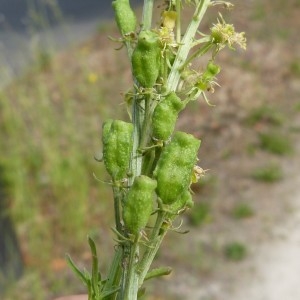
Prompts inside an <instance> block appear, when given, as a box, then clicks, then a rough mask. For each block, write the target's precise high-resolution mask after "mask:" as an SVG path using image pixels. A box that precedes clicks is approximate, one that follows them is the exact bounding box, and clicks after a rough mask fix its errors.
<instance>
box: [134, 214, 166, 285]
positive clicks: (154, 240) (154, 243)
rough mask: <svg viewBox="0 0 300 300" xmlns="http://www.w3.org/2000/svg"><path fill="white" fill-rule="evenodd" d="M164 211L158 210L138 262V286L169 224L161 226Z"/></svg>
mask: <svg viewBox="0 0 300 300" xmlns="http://www.w3.org/2000/svg"><path fill="white" fill-rule="evenodd" d="M165 216H166V213H165V212H164V211H159V212H158V216H157V219H156V223H155V226H154V229H153V231H152V234H151V237H150V239H149V240H150V242H149V244H148V245H147V249H146V251H145V253H144V255H143V258H142V259H141V261H140V262H139V265H138V272H139V286H141V285H142V284H143V282H144V279H145V277H146V275H147V273H148V271H149V269H150V266H151V264H152V262H153V260H154V258H155V255H156V253H157V251H158V249H159V247H160V244H161V242H162V240H163V239H164V237H165V235H166V233H167V231H168V228H169V225H167V224H166V226H165V227H164V228H163V227H162V226H163V223H164V221H165Z"/></svg>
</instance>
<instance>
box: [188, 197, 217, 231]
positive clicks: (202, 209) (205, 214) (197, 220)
mask: <svg viewBox="0 0 300 300" xmlns="http://www.w3.org/2000/svg"><path fill="white" fill-rule="evenodd" d="M189 221H190V223H191V225H193V226H199V225H203V224H207V223H210V222H211V221H212V215H211V208H210V205H209V204H208V203H205V202H202V203H199V204H196V205H195V206H194V207H193V209H192V210H191V212H190V214H189Z"/></svg>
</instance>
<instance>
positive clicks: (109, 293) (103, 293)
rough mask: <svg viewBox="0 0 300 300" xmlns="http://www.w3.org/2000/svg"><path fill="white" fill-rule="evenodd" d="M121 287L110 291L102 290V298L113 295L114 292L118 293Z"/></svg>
mask: <svg viewBox="0 0 300 300" xmlns="http://www.w3.org/2000/svg"><path fill="white" fill-rule="evenodd" d="M119 289H120V288H119V287H117V288H114V289H112V290H110V291H106V292H102V293H101V296H102V298H105V297H108V296H111V295H113V294H114V293H116V292H117V291H118V290H119Z"/></svg>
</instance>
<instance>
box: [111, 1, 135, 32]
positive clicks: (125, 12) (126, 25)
mask: <svg viewBox="0 0 300 300" xmlns="http://www.w3.org/2000/svg"><path fill="white" fill-rule="evenodd" d="M112 6H113V9H114V11H115V19H116V22H117V25H118V28H119V30H120V33H121V34H122V35H125V34H128V33H130V32H134V31H135V29H136V24H137V21H136V16H135V13H134V11H133V10H132V8H131V6H130V3H129V0H115V1H113V2H112Z"/></svg>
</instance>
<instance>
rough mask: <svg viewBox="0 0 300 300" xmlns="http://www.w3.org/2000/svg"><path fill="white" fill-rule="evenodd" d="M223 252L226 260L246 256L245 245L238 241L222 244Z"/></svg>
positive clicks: (239, 259)
mask: <svg viewBox="0 0 300 300" xmlns="http://www.w3.org/2000/svg"><path fill="white" fill-rule="evenodd" d="M224 254H225V257H226V258H227V259H228V260H232V261H241V260H243V259H245V257H246V256H247V247H246V245H244V244H242V243H240V242H230V243H228V244H226V245H225V246H224Z"/></svg>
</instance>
